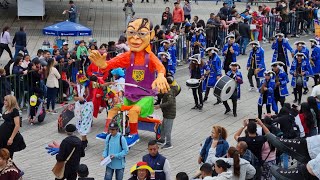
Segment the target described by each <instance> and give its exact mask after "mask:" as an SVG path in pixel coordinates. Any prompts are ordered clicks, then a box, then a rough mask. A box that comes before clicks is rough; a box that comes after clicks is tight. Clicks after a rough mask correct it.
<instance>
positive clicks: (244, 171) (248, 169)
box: [206, 148, 256, 180]
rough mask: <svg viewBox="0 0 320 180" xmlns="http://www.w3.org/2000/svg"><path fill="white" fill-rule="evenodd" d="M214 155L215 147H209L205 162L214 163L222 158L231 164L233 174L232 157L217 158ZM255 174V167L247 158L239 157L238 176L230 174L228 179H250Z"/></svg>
mask: <svg viewBox="0 0 320 180" xmlns="http://www.w3.org/2000/svg"><path fill="white" fill-rule="evenodd" d="M215 155H216V148H210V150H209V154H208V157H207V160H206V163H210V164H214V163H216V161H217V160H219V159H221V160H224V161H225V162H227V163H229V164H230V165H231V168H230V170H231V172H232V174H233V158H217V157H216V156H215ZM255 174H256V169H255V168H254V167H253V166H252V165H251V164H250V163H249V162H248V161H247V160H244V159H242V158H240V176H239V177H236V176H232V178H230V180H244V179H252V178H253V177H254V175H255Z"/></svg>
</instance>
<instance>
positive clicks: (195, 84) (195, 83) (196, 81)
mask: <svg viewBox="0 0 320 180" xmlns="http://www.w3.org/2000/svg"><path fill="white" fill-rule="evenodd" d="M200 83H201V80H200V79H188V80H187V82H186V85H187V86H188V87H189V88H198V87H199V86H200Z"/></svg>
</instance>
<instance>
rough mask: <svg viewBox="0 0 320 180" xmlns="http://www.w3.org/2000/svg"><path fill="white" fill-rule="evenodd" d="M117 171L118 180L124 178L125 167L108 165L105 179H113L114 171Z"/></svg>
mask: <svg viewBox="0 0 320 180" xmlns="http://www.w3.org/2000/svg"><path fill="white" fill-rule="evenodd" d="M114 171H116V180H122V179H123V173H124V169H111V168H109V167H108V166H107V167H106V174H105V176H104V180H112V176H113V172H114Z"/></svg>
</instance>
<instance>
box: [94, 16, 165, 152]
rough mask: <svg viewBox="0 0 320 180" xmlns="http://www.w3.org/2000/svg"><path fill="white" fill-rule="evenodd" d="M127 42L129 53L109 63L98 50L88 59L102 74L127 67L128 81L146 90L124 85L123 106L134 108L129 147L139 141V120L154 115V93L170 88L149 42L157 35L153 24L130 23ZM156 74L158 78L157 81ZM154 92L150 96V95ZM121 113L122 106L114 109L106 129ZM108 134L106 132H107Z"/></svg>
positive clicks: (162, 67)
mask: <svg viewBox="0 0 320 180" xmlns="http://www.w3.org/2000/svg"><path fill="white" fill-rule="evenodd" d="M126 33H127V39H128V45H129V47H130V51H129V52H126V53H123V54H121V55H119V56H117V57H115V58H113V59H111V60H109V61H107V62H106V56H107V54H103V55H101V54H100V53H99V52H98V51H92V53H91V54H90V56H89V59H90V60H91V61H92V62H93V63H95V64H96V65H97V66H98V67H100V68H101V69H102V71H103V73H109V70H110V69H114V68H118V67H120V68H125V69H126V76H125V82H126V83H131V84H136V85H138V86H141V87H143V88H145V89H147V90H148V91H149V92H146V91H144V90H142V89H140V88H136V87H132V86H125V98H124V105H127V106H133V107H132V108H131V109H130V110H129V114H128V116H129V127H130V136H128V137H126V139H127V143H128V145H129V146H132V145H134V144H135V143H136V142H138V141H139V135H138V117H139V116H140V117H147V116H148V115H151V114H152V113H153V96H154V95H155V93H152V92H154V91H153V90H155V89H157V90H158V91H161V92H163V93H166V92H167V91H168V89H169V88H170V87H169V85H168V83H167V80H166V78H165V71H166V70H165V68H164V66H163V65H162V63H161V61H160V60H159V59H158V58H157V56H156V55H154V54H153V52H152V51H151V48H150V40H151V39H153V37H154V34H155V32H154V31H153V27H152V23H151V22H150V21H149V20H148V19H147V18H138V19H135V20H132V21H131V22H130V23H129V24H128V28H127V31H126ZM155 72H157V78H155V77H156V76H155ZM150 92H151V93H150ZM118 111H120V107H114V108H112V109H111V110H109V112H108V117H107V122H106V127H108V125H109V123H110V121H111V119H112V118H113V117H114V116H115V115H116V114H117V113H118ZM105 132H107V131H106V129H105Z"/></svg>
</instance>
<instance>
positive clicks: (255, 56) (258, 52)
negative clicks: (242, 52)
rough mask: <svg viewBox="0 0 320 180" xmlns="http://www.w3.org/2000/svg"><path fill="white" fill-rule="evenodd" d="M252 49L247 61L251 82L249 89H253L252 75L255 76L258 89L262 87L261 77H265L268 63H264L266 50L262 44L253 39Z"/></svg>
mask: <svg viewBox="0 0 320 180" xmlns="http://www.w3.org/2000/svg"><path fill="white" fill-rule="evenodd" d="M249 45H251V47H252V50H251V51H250V55H249V58H248V61H247V70H248V79H249V83H250V89H249V91H253V90H254V89H255V88H254V85H253V81H252V76H254V77H255V79H256V83H257V89H258V88H259V87H260V78H263V73H264V71H265V70H266V65H265V63H264V50H263V48H262V47H261V46H260V43H259V42H258V41H252V42H250V43H249Z"/></svg>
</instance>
